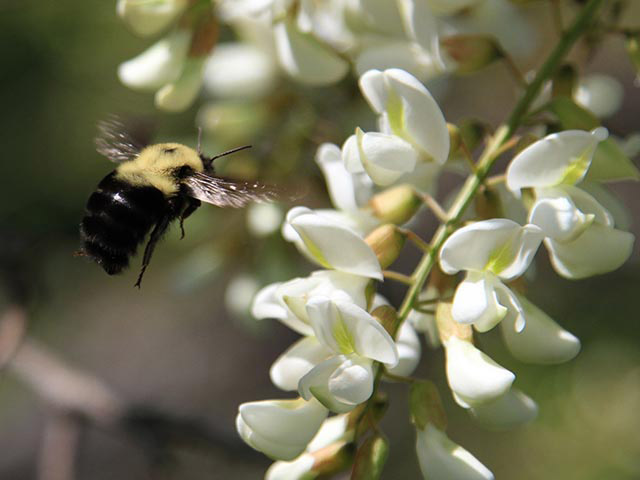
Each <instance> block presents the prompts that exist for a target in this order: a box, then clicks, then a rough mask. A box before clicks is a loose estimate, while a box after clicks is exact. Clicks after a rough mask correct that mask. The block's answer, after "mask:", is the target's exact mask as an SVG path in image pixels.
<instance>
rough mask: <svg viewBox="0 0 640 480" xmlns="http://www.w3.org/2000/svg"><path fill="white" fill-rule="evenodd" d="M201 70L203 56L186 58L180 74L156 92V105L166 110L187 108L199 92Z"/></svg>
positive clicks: (176, 110) (173, 110)
mask: <svg viewBox="0 0 640 480" xmlns="http://www.w3.org/2000/svg"><path fill="white" fill-rule="evenodd" d="M203 71H204V59H203V58H188V59H187V60H186V61H185V64H184V67H183V68H182V72H181V73H180V76H179V77H178V78H177V79H176V80H174V81H173V82H171V83H168V84H166V85H164V86H163V87H162V88H160V90H158V91H157V92H156V96H155V104H156V107H158V108H159V109H161V110H166V111H168V112H182V111H184V110H186V109H187V108H189V107H190V106H191V104H192V103H193V101H194V100H195V99H196V97H197V96H198V93H199V92H200V87H201V86H202V72H203Z"/></svg>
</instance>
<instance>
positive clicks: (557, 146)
mask: <svg viewBox="0 0 640 480" xmlns="http://www.w3.org/2000/svg"><path fill="white" fill-rule="evenodd" d="M607 135H608V133H607V130H606V129H604V128H602V127H600V128H596V129H595V130H593V131H591V132H586V131H582V130H566V131H564V132H560V133H553V134H551V135H547V136H546V137H544V138H543V139H542V140H538V141H537V142H535V143H533V144H532V145H529V146H528V147H527V148H525V149H524V150H523V151H522V152H520V153H519V154H518V155H516V157H515V158H514V159H513V160H512V161H511V164H510V165H509V167H508V168H507V187H509V189H510V190H511V191H513V192H514V193H518V192H519V191H520V190H521V189H522V188H529V187H534V188H544V187H553V186H556V185H559V184H562V183H564V184H569V185H574V184H576V183H578V182H579V181H580V180H582V178H583V177H584V176H585V174H586V173H587V170H588V169H589V165H590V164H591V159H592V158H593V153H594V152H595V149H596V147H597V146H598V143H599V142H601V141H603V140H604V139H606V138H607Z"/></svg>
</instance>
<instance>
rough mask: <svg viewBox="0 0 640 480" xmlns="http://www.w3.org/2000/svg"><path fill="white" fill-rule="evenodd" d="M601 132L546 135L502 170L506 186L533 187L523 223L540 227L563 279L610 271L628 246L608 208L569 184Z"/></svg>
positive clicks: (629, 242) (577, 176) (620, 261)
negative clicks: (527, 211)
mask: <svg viewBox="0 0 640 480" xmlns="http://www.w3.org/2000/svg"><path fill="white" fill-rule="evenodd" d="M606 135H607V132H606V130H605V129H603V128H597V129H595V130H593V131H592V132H584V131H580V130H569V131H565V132H561V133H558V134H553V135H548V136H547V137H545V138H543V139H542V140H539V141H537V142H535V143H534V144H532V145H530V146H529V147H527V148H526V149H524V150H523V151H522V152H521V153H520V154H518V155H517V156H516V157H515V158H514V159H513V161H512V162H511V165H510V166H509V168H508V169H507V186H508V187H509V188H510V189H512V190H513V191H515V192H519V191H520V189H522V188H533V189H534V193H535V196H536V201H535V203H534V205H533V206H532V207H531V210H530V212H529V221H530V222H531V223H535V224H537V225H539V226H540V228H541V229H542V230H543V232H544V235H545V237H546V238H545V246H546V247H547V249H548V250H549V254H550V256H551V262H552V264H553V267H554V268H555V270H556V271H557V272H558V273H559V274H560V275H562V276H564V277H567V278H584V277H588V276H591V275H596V274H600V273H606V272H609V271H611V270H615V269H616V268H618V267H619V266H620V265H622V264H623V263H624V262H625V261H626V259H627V258H628V257H629V256H630V255H631V251H632V248H633V240H634V237H633V235H632V234H631V233H628V232H624V231H621V230H617V229H615V228H614V224H613V218H612V216H611V215H610V214H609V212H608V211H607V210H606V209H605V208H604V207H602V206H601V205H600V204H599V203H598V202H597V201H596V200H595V199H594V198H593V197H592V196H591V195H589V194H588V193H586V192H584V191H582V190H580V189H579V188H577V187H575V186H574V185H575V184H576V183H578V182H579V181H581V180H582V179H583V178H584V176H585V174H586V173H587V170H588V169H589V166H590V165H591V160H592V158H593V154H594V151H595V149H596V147H597V145H598V143H599V142H601V141H603V140H604V139H605V138H606Z"/></svg>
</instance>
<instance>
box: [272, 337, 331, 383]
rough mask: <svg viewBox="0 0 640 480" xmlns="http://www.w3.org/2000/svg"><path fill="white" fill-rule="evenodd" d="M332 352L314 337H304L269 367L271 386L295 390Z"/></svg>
mask: <svg viewBox="0 0 640 480" xmlns="http://www.w3.org/2000/svg"><path fill="white" fill-rule="evenodd" d="M332 354H333V352H332V351H331V349H330V348H328V347H327V346H325V345H323V344H322V343H320V342H319V341H318V340H317V339H316V338H315V337H314V336H308V337H304V338H302V339H300V340H298V341H297V342H296V343H294V344H293V345H291V346H290V347H289V348H288V349H287V350H286V351H285V352H284V353H283V354H282V355H280V356H279V357H278V359H277V360H276V361H275V362H274V364H273V365H272V366H271V370H270V372H269V373H270V375H271V381H272V382H273V384H274V385H275V386H276V387H278V388H281V389H282V390H297V389H298V383H299V382H300V379H301V378H302V377H304V376H305V375H306V374H307V373H309V372H310V371H311V370H312V369H313V368H314V367H315V366H316V365H318V364H320V363H321V362H323V361H324V360H326V359H327V358H329V357H330V356H331V355H332Z"/></svg>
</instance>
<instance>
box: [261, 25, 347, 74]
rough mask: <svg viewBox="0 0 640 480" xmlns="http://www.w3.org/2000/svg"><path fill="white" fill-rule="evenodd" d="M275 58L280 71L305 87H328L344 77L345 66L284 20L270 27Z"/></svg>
mask: <svg viewBox="0 0 640 480" xmlns="http://www.w3.org/2000/svg"><path fill="white" fill-rule="evenodd" d="M273 31H274V34H275V41H276V48H277V52H278V59H279V60H280V64H281V65H282V67H283V68H284V70H285V71H286V72H287V73H288V74H289V75H291V76H292V77H293V78H295V79H296V80H298V81H300V82H302V83H306V84H309V85H328V84H331V83H335V82H337V81H338V80H340V79H341V78H342V77H344V76H345V75H346V74H347V72H348V71H349V64H348V63H347V62H346V61H345V60H343V59H342V58H340V57H339V56H338V55H337V54H336V53H335V52H333V51H332V50H330V49H329V48H327V47H326V46H324V45H322V44H321V43H320V42H319V41H318V40H316V38H315V37H314V36H313V35H311V34H309V33H303V32H301V31H300V30H298V28H297V27H296V25H295V24H294V23H293V22H292V21H290V20H285V21H282V22H279V23H277V24H276V25H275V26H274V27H273Z"/></svg>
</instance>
